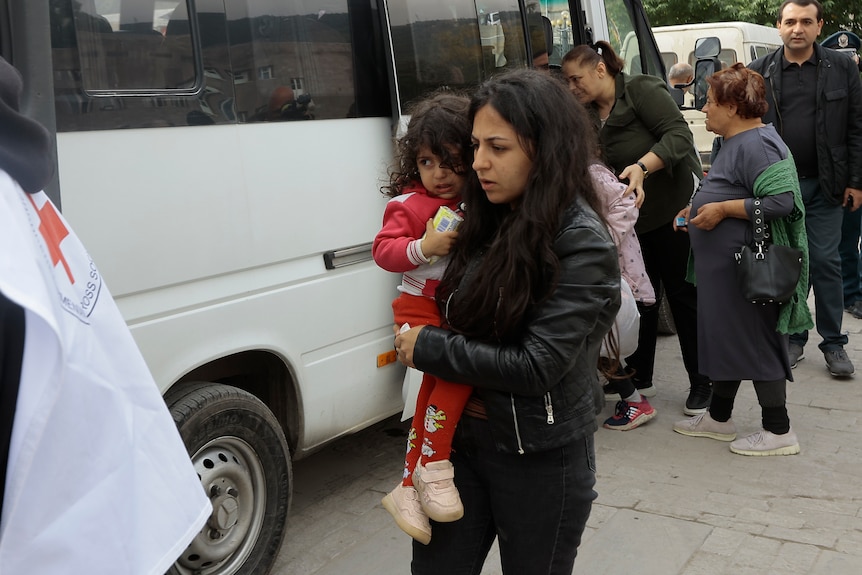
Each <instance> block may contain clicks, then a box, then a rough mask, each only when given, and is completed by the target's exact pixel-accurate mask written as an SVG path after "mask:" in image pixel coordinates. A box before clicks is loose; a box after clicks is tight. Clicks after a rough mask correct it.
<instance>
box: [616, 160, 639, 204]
mask: <svg viewBox="0 0 862 575" xmlns="http://www.w3.org/2000/svg"><path fill="white" fill-rule="evenodd" d="M619 178H620V180H626V179H627V180H628V181H629V184H628V186H627V187H626V194H629V193H632V192H634V193H635V206H636V207H637V208H638V209H640V207H641V206H642V205H643V203H644V200H645V199H646V192H644V171H643V169H642V168H641V167H640V166H638V165H637V164H632V165H631V166H627V167H626V169H624V170H623V171H622V172H620V176H619Z"/></svg>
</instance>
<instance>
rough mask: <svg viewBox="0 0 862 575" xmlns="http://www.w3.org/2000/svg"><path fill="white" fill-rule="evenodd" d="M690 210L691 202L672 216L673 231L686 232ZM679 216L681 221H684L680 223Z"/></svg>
mask: <svg viewBox="0 0 862 575" xmlns="http://www.w3.org/2000/svg"><path fill="white" fill-rule="evenodd" d="M690 212H691V204H689V205H687V206H686V207H684V208H683V209H681V210H680V211H679V212H677V214H676V216H675V217H674V218H673V231H675V232H685V233H688V214H689V213H690ZM680 218H682V222H685V223H681V222H680Z"/></svg>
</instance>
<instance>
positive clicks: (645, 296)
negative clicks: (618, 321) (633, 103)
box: [590, 162, 656, 431]
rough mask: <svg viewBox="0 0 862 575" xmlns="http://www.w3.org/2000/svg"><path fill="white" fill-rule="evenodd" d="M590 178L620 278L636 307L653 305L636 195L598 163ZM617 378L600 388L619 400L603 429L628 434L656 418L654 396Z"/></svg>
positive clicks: (625, 376)
mask: <svg viewBox="0 0 862 575" xmlns="http://www.w3.org/2000/svg"><path fill="white" fill-rule="evenodd" d="M590 176H591V177H592V180H593V184H594V185H595V187H596V190H597V191H598V193H599V196H600V197H601V198H602V200H603V202H604V204H605V208H606V211H605V217H606V218H607V223H608V227H609V228H610V230H611V237H613V239H614V243H615V244H616V246H617V254H618V261H619V264H620V275H621V276H622V279H623V280H624V281H625V282H626V283H627V284H628V286H629V288H630V289H631V294H632V296H633V297H634V300H635V301H636V302H637V303H638V305H639V306H650V305H653V304H654V303H655V302H656V296H655V291H654V290H653V287H652V284H651V283H650V281H649V276H648V275H647V273H646V268H645V267H644V262H643V256H642V255H641V246H640V242H639V241H638V237H637V234H635V222H637V219H638V211H639V210H638V208H639V206H638V201H637V200H638V197H637V194H636V193H635V192H634V191H633V190H627V189H626V185H625V184H624V183H622V182H620V180H619V179H618V178H617V177H616V176H615V175H614V173H613V172H611V171H610V170H609V169H608V168H607V167H606V166H605V165H604V164H602V163H600V162H594V163H593V164H591V165H590ZM623 335H624V334H617V339H618V340H620V339H622V336H623ZM633 352H634V350H629V351H628V354H631V353H633ZM603 361H606V360H605V358H604V357H603V358H602V359H601V360H600V363H599V365H600V366H602V362H603ZM617 376H618V377H611V379H610V380H609V382H608V383H607V384H606V385H605V386H604V387H605V393H606V394H619V396H620V400H619V401H618V402H617V404H616V407H615V408H614V415H612V416H611V417H609V418H608V419H607V420H605V422H604V427H605V428H606V429H614V430H617V431H628V430H629V429H634V428H635V427H638V426H640V425H643V424H644V423H646V422H647V421H649V420H650V419H652V418H654V417H655V416H656V411H655V408H653V407H652V406H651V405H650V403H649V400H648V399H647V395H655V388H650V391H647V390H646V389H644V390H639V389H637V388H636V387H635V384H634V382H633V381H632V380H631V378H630V377H629V376H628V374H627V373H626V372H625V371H624V370H622V369H620V370H619V371H618V373H617Z"/></svg>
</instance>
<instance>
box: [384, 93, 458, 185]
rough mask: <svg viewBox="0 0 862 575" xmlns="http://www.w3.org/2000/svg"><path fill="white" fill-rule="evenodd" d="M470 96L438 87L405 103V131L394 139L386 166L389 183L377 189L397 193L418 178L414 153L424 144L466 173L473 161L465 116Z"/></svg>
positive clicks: (443, 162) (450, 164)
mask: <svg viewBox="0 0 862 575" xmlns="http://www.w3.org/2000/svg"><path fill="white" fill-rule="evenodd" d="M469 109H470V98H468V97H467V96H465V95H463V94H459V93H457V92H453V91H452V90H449V89H445V90H438V91H436V92H433V93H432V94H431V95H430V96H428V97H427V98H423V99H422V100H419V101H417V102H415V103H414V104H412V105H410V106H409V107H408V110H407V111H408V113H409V114H410V115H411V118H410V123H409V124H408V125H407V132H406V133H405V134H404V136H402V137H401V139H399V140H398V141H397V142H396V145H395V147H396V154H395V158H396V160H395V164H394V165H393V166H392V167H391V169H390V170H389V184H388V185H385V186H382V187H381V188H380V191H381V192H382V193H383V194H384V195H386V196H389V197H392V198H394V197H396V196H400V195H401V193H402V191H403V190H404V188H405V187H406V186H408V185H410V184H411V183H413V182H417V181H419V169H418V167H417V164H416V157H417V156H418V155H419V148H421V147H423V146H425V147H427V148H428V149H429V150H430V151H431V153H432V154H434V155H436V156H437V157H439V158H440V159H441V161H442V165H443V166H446V167H449V168H451V170H452V171H453V172H455V173H456V174H459V175H466V174H467V173H469V171H470V165H471V164H472V163H473V149H472V147H471V143H470V134H471V132H472V124H471V122H470V119H469V117H468V111H469Z"/></svg>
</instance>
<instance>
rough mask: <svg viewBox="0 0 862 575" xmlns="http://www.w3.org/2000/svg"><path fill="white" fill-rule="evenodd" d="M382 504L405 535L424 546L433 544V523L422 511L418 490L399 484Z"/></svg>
mask: <svg viewBox="0 0 862 575" xmlns="http://www.w3.org/2000/svg"><path fill="white" fill-rule="evenodd" d="M381 503H383V507H384V509H386V511H388V512H389V514H390V515H392V517H393V518H394V519H395V523H397V524H398V527H400V528H401V530H402V531H403V532H404V533H406V534H407V535H409V536H410V537H412V538H413V539H415V540H416V541H418V542H419V543H422V544H423V545H428V544H429V543H430V542H431V523H430V522H429V521H428V516H427V515H426V514H425V511H423V510H422V505H421V504H420V503H419V494H418V493H417V492H416V488H414V487H404V486H403V485H402V484H400V483H399V484H398V487H396V488H395V489H393V490H392V491H391V492H390V493H387V494H386V496H385V497H384V498H383V501H381Z"/></svg>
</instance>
